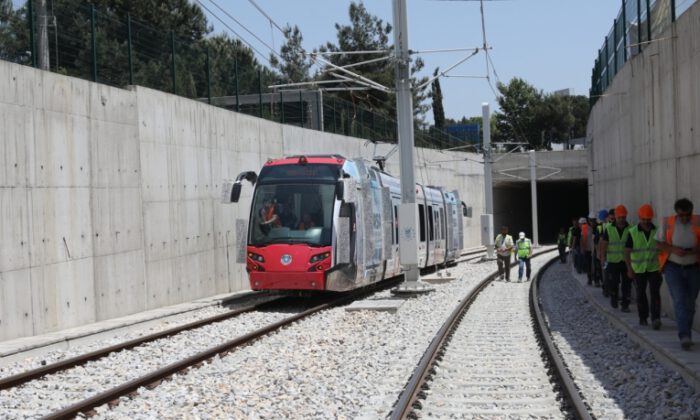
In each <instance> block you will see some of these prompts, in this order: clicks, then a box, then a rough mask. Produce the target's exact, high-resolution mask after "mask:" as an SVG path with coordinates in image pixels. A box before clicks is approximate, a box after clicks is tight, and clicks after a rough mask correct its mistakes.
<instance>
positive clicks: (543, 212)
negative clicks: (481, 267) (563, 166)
mask: <svg viewBox="0 0 700 420" xmlns="http://www.w3.org/2000/svg"><path fill="white" fill-rule="evenodd" d="M493 207H494V215H493V219H494V230H495V232H499V231H500V228H501V226H503V225H505V226H508V228H509V232H510V234H511V235H513V237H514V239H515V237H516V235H517V234H518V232H520V231H523V232H525V234H526V235H527V237H528V238H531V239H532V237H533V235H532V205H531V200H530V183H529V182H501V183H498V184H497V185H494V188H493ZM537 212H538V218H537V221H538V225H539V228H538V233H539V242H540V244H554V243H556V240H557V234H558V233H559V229H560V228H562V227H563V228H566V229H568V228H569V226H571V218H572V217H576V218H579V217H585V216H586V215H587V214H588V183H587V181H586V180H585V179H582V180H568V181H544V182H538V183H537Z"/></svg>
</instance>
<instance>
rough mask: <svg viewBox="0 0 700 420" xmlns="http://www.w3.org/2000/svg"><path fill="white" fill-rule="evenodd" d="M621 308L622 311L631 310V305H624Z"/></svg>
mask: <svg viewBox="0 0 700 420" xmlns="http://www.w3.org/2000/svg"><path fill="white" fill-rule="evenodd" d="M620 310H621V311H622V312H630V307H629V306H625V305H622V308H620ZM645 322H646V321H645Z"/></svg>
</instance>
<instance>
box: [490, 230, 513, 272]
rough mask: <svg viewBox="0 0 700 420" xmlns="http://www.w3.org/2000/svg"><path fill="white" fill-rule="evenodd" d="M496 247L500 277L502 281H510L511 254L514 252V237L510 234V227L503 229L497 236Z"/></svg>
mask: <svg viewBox="0 0 700 420" xmlns="http://www.w3.org/2000/svg"><path fill="white" fill-rule="evenodd" d="M494 247H495V248H496V263H497V264H498V276H499V277H500V278H501V280H503V279H505V281H510V253H511V251H512V250H513V237H512V236H510V235H509V234H508V226H503V227H501V233H499V234H498V236H496V240H495V241H494Z"/></svg>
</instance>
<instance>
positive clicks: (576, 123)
mask: <svg viewBox="0 0 700 420" xmlns="http://www.w3.org/2000/svg"><path fill="white" fill-rule="evenodd" d="M498 90H499V92H500V94H501V96H500V97H499V98H498V104H499V107H500V110H499V111H497V112H496V113H495V116H496V127H497V130H498V132H497V133H496V134H495V135H494V138H495V139H496V141H499V142H524V143H529V144H530V146H532V147H533V148H535V149H550V148H551V144H552V143H561V142H564V141H566V140H568V139H572V138H577V137H583V136H585V135H586V124H587V123H588V99H587V98H586V97H585V96H562V95H554V94H548V95H545V94H543V93H542V92H541V91H538V90H537V89H535V87H533V86H532V85H530V84H529V83H527V82H526V81H524V80H522V79H519V78H514V79H512V80H511V81H510V82H509V83H508V84H502V83H499V84H498Z"/></svg>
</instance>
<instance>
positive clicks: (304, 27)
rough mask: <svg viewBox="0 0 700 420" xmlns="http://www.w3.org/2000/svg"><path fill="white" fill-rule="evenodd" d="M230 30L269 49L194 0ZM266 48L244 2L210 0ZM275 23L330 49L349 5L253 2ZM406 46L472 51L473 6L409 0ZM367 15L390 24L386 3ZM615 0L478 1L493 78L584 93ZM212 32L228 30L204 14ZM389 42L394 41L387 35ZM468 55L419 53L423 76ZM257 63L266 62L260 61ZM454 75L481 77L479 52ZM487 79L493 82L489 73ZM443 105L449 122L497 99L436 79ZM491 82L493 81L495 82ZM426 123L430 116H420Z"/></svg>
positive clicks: (261, 26)
mask: <svg viewBox="0 0 700 420" xmlns="http://www.w3.org/2000/svg"><path fill="white" fill-rule="evenodd" d="M200 1H201V2H202V3H203V4H204V5H206V6H207V7H209V8H210V9H212V10H213V11H215V12H218V13H217V15H219V16H220V17H221V18H222V19H223V20H224V21H225V22H226V23H227V24H228V25H230V26H231V27H232V28H233V29H236V31H237V32H239V33H240V34H241V35H243V37H244V38H245V39H246V40H248V41H249V42H250V43H251V44H253V45H254V46H255V48H256V49H258V50H259V51H260V52H262V53H264V54H267V55H268V56H269V52H270V50H269V49H268V48H267V47H266V46H264V45H262V44H261V43H260V42H258V41H256V40H255V38H254V37H252V36H251V35H249V34H248V33H247V32H246V31H245V30H244V29H241V28H240V26H238V25H237V24H236V23H235V22H233V21H232V20H230V19H229V18H227V17H226V16H225V15H224V14H223V13H222V12H220V11H218V10H217V9H216V7H214V6H213V4H212V3H211V2H210V0H200ZM214 1H215V2H216V3H217V4H218V5H219V6H221V7H222V8H224V9H225V10H226V11H227V12H228V13H230V14H231V15H233V16H234V17H235V18H236V19H237V20H239V21H240V22H241V23H243V24H244V25H245V26H246V27H247V28H248V29H249V30H250V31H252V32H253V33H255V34H256V35H257V36H258V37H259V38H260V39H262V40H263V41H265V43H266V44H268V45H269V46H273V47H275V48H276V49H278V50H279V47H280V45H281V44H282V43H283V42H284V39H283V36H282V34H281V33H280V32H279V31H277V30H276V29H273V28H272V27H271V25H270V22H269V20H267V18H265V17H264V16H263V15H262V14H261V13H260V12H259V11H258V10H256V9H255V7H254V6H253V5H252V4H251V2H249V1H248V0H228V1H226V0H214ZM255 3H257V4H258V5H259V6H260V8H262V9H263V10H264V11H265V12H266V13H267V14H268V15H269V16H270V17H271V18H272V19H273V20H274V21H275V22H276V23H277V24H279V25H280V26H285V25H286V24H289V25H292V26H293V25H297V26H299V28H300V29H301V33H302V35H303V37H304V41H303V46H304V48H305V49H306V50H307V51H310V50H313V49H314V48H317V47H319V46H320V45H323V44H325V43H326V42H327V41H333V42H334V43H336V44H337V42H336V41H337V38H336V30H335V23H336V22H338V23H341V24H348V23H349V18H348V9H349V6H350V1H345V0H255ZM407 3H408V4H407V9H408V35H409V48H410V49H412V50H434V49H452V48H475V47H480V46H481V45H482V43H483V41H482V34H481V15H480V13H479V2H478V1H459V0H457V1H440V0H408V2H407ZM364 4H365V7H366V8H367V10H368V11H369V12H370V13H372V14H374V15H376V16H378V17H380V18H381V19H383V20H384V21H387V22H392V20H393V18H392V1H391V0H365V1H364ZM620 7H621V2H620V1H616V0H585V1H580V0H579V1H574V0H503V1H488V0H487V1H484V10H485V24H486V36H487V42H488V44H489V45H490V46H491V47H492V49H491V50H490V55H491V59H492V60H493V64H494V67H495V70H496V72H497V74H498V77H499V79H500V80H501V81H503V82H507V81H509V80H510V79H511V78H513V77H520V78H522V79H525V80H526V81H527V82H529V83H530V84H532V85H533V86H535V87H536V88H537V89H540V90H543V91H544V92H553V91H555V90H559V89H566V88H571V89H573V90H574V93H575V94H577V95H588V90H589V88H590V79H591V70H592V68H593V64H594V61H595V58H596V56H597V52H598V49H599V48H600V47H601V46H602V45H603V40H604V38H605V35H607V33H608V31H609V30H610V28H611V27H612V24H613V20H614V19H615V18H616V17H617V15H618V12H619V10H620ZM209 20H210V22H211V23H212V24H213V25H214V29H215V32H216V33H219V32H223V31H228V30H227V29H226V28H225V26H224V25H223V24H221V23H220V22H219V21H218V20H217V19H216V18H215V17H212V16H209ZM391 43H392V44H393V36H392V38H391ZM466 54H469V53H467V52H450V53H441V54H424V55H421V57H423V60H424V61H425V64H426V65H425V68H424V70H423V73H424V74H423V75H428V73H430V74H432V71H433V70H434V69H435V68H436V67H438V66H439V67H440V68H441V69H442V70H444V69H446V68H448V67H450V66H451V65H452V64H454V63H456V62H457V61H459V60H460V59H462V58H464V57H465V56H466ZM261 61H263V63H265V64H267V61H265V60H264V59H261ZM451 74H453V75H472V76H485V75H486V60H485V55H484V54H483V53H480V54H478V55H476V56H474V57H473V58H471V59H470V60H468V61H467V62H465V63H464V64H463V65H461V66H459V67H457V68H456V69H455V70H453V71H452V72H451ZM492 79H495V77H494V76H493V75H492ZM440 83H441V87H442V92H443V96H444V99H443V104H444V108H445V115H446V116H447V117H448V118H455V119H459V118H461V117H462V116H467V117H469V116H480V115H481V112H482V111H481V104H482V103H484V102H488V103H490V104H491V108H492V109H494V108H495V107H496V106H497V103H496V96H495V95H494V93H493V92H492V90H491V87H490V86H489V84H488V83H487V81H486V80H485V79H464V78H443V79H441V82H440ZM494 84H495V80H494ZM427 117H428V118H427V119H428V121H432V112H429V113H428V115H427Z"/></svg>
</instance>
